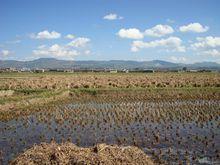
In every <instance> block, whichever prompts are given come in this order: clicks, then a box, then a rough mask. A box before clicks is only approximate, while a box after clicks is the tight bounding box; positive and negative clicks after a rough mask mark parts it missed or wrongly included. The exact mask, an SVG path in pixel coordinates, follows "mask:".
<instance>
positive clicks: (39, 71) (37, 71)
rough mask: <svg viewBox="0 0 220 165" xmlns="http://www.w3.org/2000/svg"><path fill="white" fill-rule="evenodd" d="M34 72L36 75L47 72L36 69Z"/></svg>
mask: <svg viewBox="0 0 220 165" xmlns="http://www.w3.org/2000/svg"><path fill="white" fill-rule="evenodd" d="M34 72H35V73H44V72H45V70H44V69H35V70H34Z"/></svg>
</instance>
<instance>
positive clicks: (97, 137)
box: [0, 91, 220, 164]
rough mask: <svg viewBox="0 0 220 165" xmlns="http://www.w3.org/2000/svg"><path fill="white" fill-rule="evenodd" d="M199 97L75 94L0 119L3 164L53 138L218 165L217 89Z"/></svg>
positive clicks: (158, 159) (161, 159) (219, 115)
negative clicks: (118, 147) (27, 112)
mask: <svg viewBox="0 0 220 165" xmlns="http://www.w3.org/2000/svg"><path fill="white" fill-rule="evenodd" d="M168 93H169V94H168ZM177 93H178V94H177ZM199 93H200V92H197V93H196V94H192V93H191V92H190V94H191V95H189V94H188V93H187V94H185V93H183V94H182V93H181V92H174V93H173V94H175V95H173V96H171V95H172V92H170V91H169V92H164V93H160V94H158V93H156V94H155V93H153V92H152V94H151V93H149V91H139V92H135V91H130V92H122V91H116V92H105V93H104V94H96V93H91V94H87V95H85V96H83V95H80V96H77V95H76V96H74V97H73V98H72V99H70V100H68V101H67V102H65V103H58V104H55V105H53V106H48V107H47V106H44V107H41V108H39V109H38V110H37V111H36V112H35V111H34V112H32V113H30V114H28V115H24V116H22V115H21V116H17V117H14V119H10V120H7V121H6V120H5V121H3V120H2V121H0V134H1V136H0V149H1V152H2V156H3V160H2V162H3V163H4V164H6V163H7V162H8V161H9V160H11V159H13V158H14V157H15V156H16V155H17V154H19V153H21V152H22V151H23V150H24V149H26V148H30V147H32V146H33V145H34V144H39V143H40V142H50V141H51V140H55V141H56V142H58V143H61V142H64V141H71V142H73V143H74V144H77V145H78V146H82V147H87V146H93V145H94V144H97V143H107V144H118V145H124V146H127V145H129V146H130V145H132V146H138V147H140V148H141V149H143V150H144V151H145V153H147V154H148V155H150V156H152V158H153V159H154V160H155V161H156V162H158V163H165V164H180V163H184V164H185V163H191V164H219V163H220V157H219V156H220V155H219V149H220V99H219V97H220V95H219V91H217V92H214V94H213V93H210V95H208V94H207V95H202V92H201V93H200V94H199ZM207 93H209V92H207ZM210 96H212V97H210Z"/></svg>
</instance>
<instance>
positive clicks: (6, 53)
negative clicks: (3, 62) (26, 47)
mask: <svg viewBox="0 0 220 165" xmlns="http://www.w3.org/2000/svg"><path fill="white" fill-rule="evenodd" d="M10 54H11V52H10V51H9V50H1V51H0V56H2V57H7V56H8V55H10Z"/></svg>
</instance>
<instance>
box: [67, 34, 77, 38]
mask: <svg viewBox="0 0 220 165" xmlns="http://www.w3.org/2000/svg"><path fill="white" fill-rule="evenodd" d="M65 38H67V39H74V38H75V36H74V35H73V34H67V35H66V36H65Z"/></svg>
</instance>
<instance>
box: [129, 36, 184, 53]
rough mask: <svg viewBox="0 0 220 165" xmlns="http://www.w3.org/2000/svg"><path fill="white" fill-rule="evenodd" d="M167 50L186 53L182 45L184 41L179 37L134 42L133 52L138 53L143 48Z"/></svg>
mask: <svg viewBox="0 0 220 165" xmlns="http://www.w3.org/2000/svg"><path fill="white" fill-rule="evenodd" d="M156 47H161V48H166V49H171V51H176V52H185V47H184V46H183V45H182V40H181V39H180V38H178V37H169V38H167V39H161V40H155V41H151V42H143V41H133V43H132V46H131V51H133V52H137V51H139V50H140V49H142V48H156Z"/></svg>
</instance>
